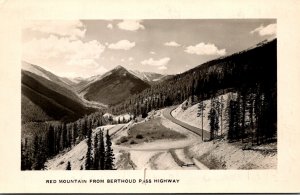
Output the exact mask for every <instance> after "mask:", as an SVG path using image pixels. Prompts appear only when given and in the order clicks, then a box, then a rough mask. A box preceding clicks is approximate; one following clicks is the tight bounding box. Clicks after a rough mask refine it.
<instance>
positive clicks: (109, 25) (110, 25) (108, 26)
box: [106, 23, 114, 29]
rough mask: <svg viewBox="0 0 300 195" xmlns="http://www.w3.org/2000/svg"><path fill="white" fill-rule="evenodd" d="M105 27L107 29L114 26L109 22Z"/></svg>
mask: <svg viewBox="0 0 300 195" xmlns="http://www.w3.org/2000/svg"><path fill="white" fill-rule="evenodd" d="M106 27H107V28H109V29H113V28H114V27H113V25H112V24H111V23H109V24H108V25H107V26H106Z"/></svg>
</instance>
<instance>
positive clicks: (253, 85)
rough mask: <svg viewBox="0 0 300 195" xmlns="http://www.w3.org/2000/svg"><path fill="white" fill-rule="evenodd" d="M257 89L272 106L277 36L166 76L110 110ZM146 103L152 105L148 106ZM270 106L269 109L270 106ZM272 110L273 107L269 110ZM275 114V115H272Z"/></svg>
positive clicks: (158, 105)
mask: <svg viewBox="0 0 300 195" xmlns="http://www.w3.org/2000/svg"><path fill="white" fill-rule="evenodd" d="M230 91H232V92H236V91H239V92H240V93H251V91H252V92H253V91H259V92H261V93H262V92H263V93H265V94H268V98H269V97H272V98H273V99H271V100H270V101H269V102H268V103H269V104H270V105H271V104H272V105H274V106H273V107H274V108H276V94H277V40H276V39H274V40H271V41H267V42H266V41H264V42H262V43H259V44H257V45H256V46H254V47H250V48H248V49H246V50H243V51H241V52H237V53H234V54H232V55H229V56H225V57H221V58H218V59H215V60H211V61H208V62H206V63H203V64H200V65H198V66H196V67H195V68H193V69H190V70H188V71H186V72H184V73H181V74H177V75H174V76H171V77H169V78H168V79H166V80H164V81H163V82H160V83H158V84H157V85H152V86H151V88H150V89H147V90H144V91H142V92H141V93H139V94H137V95H135V96H132V97H130V98H129V99H127V100H125V101H124V102H122V103H120V104H118V105H115V106H113V107H112V108H110V109H111V111H114V112H113V114H122V113H127V112H132V111H135V114H136V115H137V114H141V113H140V112H141V111H143V110H144V111H145V110H146V111H148V110H151V108H154V109H158V108H162V107H165V106H171V105H177V104H180V103H182V102H183V101H184V100H186V99H187V98H189V97H194V96H197V97H198V98H196V99H198V101H199V99H203V100H206V99H210V98H212V97H214V96H217V95H219V94H222V93H226V92H230ZM149 101H150V105H151V106H153V107H151V108H149V103H147V102H149ZM273 107H272V109H273ZM273 114H276V109H275V111H274V112H273ZM274 118H276V117H274Z"/></svg>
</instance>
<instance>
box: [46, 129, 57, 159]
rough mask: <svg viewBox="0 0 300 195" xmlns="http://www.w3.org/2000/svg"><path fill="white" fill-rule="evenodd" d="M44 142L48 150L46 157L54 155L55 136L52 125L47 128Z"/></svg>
mask: <svg viewBox="0 0 300 195" xmlns="http://www.w3.org/2000/svg"><path fill="white" fill-rule="evenodd" d="M46 141H47V148H48V156H49V157H50V156H53V155H54V154H55V135H54V129H53V126H52V125H49V126H48V130H47V135H46Z"/></svg>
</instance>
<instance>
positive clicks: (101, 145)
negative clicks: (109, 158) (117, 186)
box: [99, 129, 105, 170]
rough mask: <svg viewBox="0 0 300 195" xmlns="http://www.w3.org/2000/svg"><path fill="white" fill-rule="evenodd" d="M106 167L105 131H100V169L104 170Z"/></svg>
mask: <svg viewBox="0 0 300 195" xmlns="http://www.w3.org/2000/svg"><path fill="white" fill-rule="evenodd" d="M104 165H105V147H104V136H103V131H102V130H101V129H100V132H99V168H100V170H104Z"/></svg>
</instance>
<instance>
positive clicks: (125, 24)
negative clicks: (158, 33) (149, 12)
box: [118, 20, 145, 31]
mask: <svg viewBox="0 0 300 195" xmlns="http://www.w3.org/2000/svg"><path fill="white" fill-rule="evenodd" d="M141 23H142V21H141V20H123V21H122V22H120V23H118V27H119V28H120V29H122V30H128V31H137V30H139V29H145V27H144V26H143V25H142V24H141Z"/></svg>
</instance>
